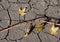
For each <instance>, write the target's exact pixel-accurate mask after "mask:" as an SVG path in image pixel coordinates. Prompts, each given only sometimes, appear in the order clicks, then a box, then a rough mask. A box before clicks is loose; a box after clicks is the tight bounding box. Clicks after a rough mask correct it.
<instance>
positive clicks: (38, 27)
mask: <svg viewBox="0 0 60 42" xmlns="http://www.w3.org/2000/svg"><path fill="white" fill-rule="evenodd" d="M35 28H36V30H37V31H38V32H39V31H41V30H42V29H43V28H44V24H39V25H37V26H36V27H35Z"/></svg>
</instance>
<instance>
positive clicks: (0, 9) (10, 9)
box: [0, 0, 60, 42]
mask: <svg viewBox="0 0 60 42" xmlns="http://www.w3.org/2000/svg"><path fill="white" fill-rule="evenodd" d="M21 7H22V8H24V7H26V12H27V15H26V16H25V20H31V19H34V18H37V17H39V15H44V14H46V15H47V16H49V17H54V18H60V0H0V30H2V29H5V28H7V27H9V26H11V25H14V24H17V23H19V22H20V21H19V19H22V20H23V19H24V18H23V17H20V18H19V15H18V9H19V8H21ZM52 14H53V15H52ZM37 24H38V23H37ZM29 26H30V24H27V25H25V26H23V25H22V26H17V27H11V28H12V29H8V30H7V31H4V32H0V42H60V30H59V31H58V34H57V35H51V34H49V27H50V25H49V24H47V25H46V26H45V29H44V30H43V31H41V32H40V33H37V32H36V31H35V30H34V31H33V32H32V33H31V34H30V35H29V36H28V37H27V38H23V36H24V34H25V29H26V28H29Z"/></svg>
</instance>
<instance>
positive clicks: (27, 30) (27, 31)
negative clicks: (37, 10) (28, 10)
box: [24, 29, 30, 37]
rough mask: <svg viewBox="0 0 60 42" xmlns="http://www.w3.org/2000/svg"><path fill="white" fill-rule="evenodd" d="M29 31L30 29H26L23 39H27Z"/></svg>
mask: <svg viewBox="0 0 60 42" xmlns="http://www.w3.org/2000/svg"><path fill="white" fill-rule="evenodd" d="M29 31H30V29H26V32H25V35H24V37H27V36H28V35H29Z"/></svg>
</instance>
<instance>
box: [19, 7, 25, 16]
mask: <svg viewBox="0 0 60 42" xmlns="http://www.w3.org/2000/svg"><path fill="white" fill-rule="evenodd" d="M25 11H26V8H21V9H20V8H19V10H18V12H19V14H20V15H21V16H24V15H26V13H25Z"/></svg>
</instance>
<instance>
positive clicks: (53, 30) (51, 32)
mask: <svg viewBox="0 0 60 42" xmlns="http://www.w3.org/2000/svg"><path fill="white" fill-rule="evenodd" d="M58 30H59V27H55V26H54V25H52V27H51V29H50V34H52V35H55V34H57V31H58Z"/></svg>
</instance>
